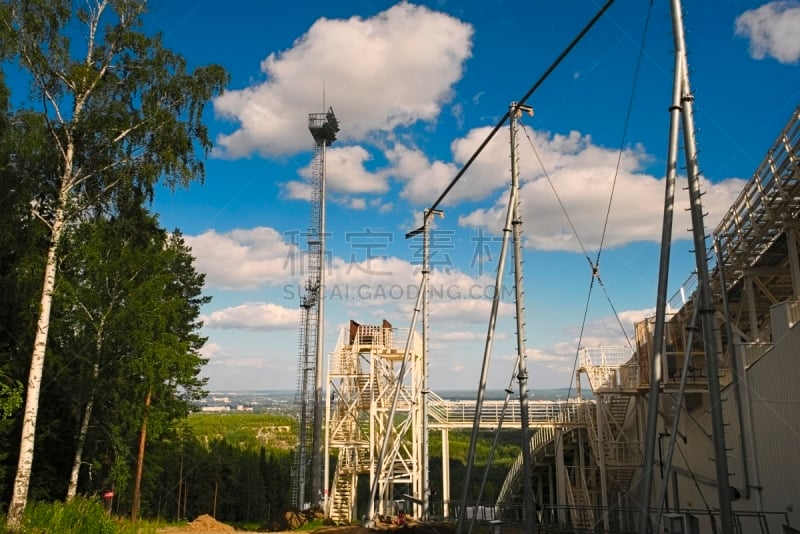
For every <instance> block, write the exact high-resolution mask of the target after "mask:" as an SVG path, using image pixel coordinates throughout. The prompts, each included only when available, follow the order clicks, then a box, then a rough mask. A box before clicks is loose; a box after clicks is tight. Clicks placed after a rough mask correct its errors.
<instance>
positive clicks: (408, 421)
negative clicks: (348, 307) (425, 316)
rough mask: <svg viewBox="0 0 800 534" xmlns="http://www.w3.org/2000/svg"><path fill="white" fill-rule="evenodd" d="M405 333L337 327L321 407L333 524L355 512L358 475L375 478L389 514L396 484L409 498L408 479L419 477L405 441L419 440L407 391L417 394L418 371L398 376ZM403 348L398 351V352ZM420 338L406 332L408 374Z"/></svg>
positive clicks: (386, 325) (373, 327)
mask: <svg viewBox="0 0 800 534" xmlns="http://www.w3.org/2000/svg"><path fill="white" fill-rule="evenodd" d="M407 334H408V331H407V330H406V331H405V333H403V332H402V331H400V330H398V329H395V328H393V327H392V326H391V325H390V324H389V323H387V322H386V321H384V322H383V323H382V324H380V325H361V324H359V323H356V322H355V321H351V322H350V325H349V326H347V327H344V328H342V330H341V332H340V335H339V340H338V342H337V344H336V349H335V350H334V352H333V354H332V355H331V358H330V360H329V370H328V388H327V389H328V393H327V395H326V402H327V406H326V410H327V413H328V414H329V415H328V421H327V425H326V450H327V453H328V455H330V454H331V453H333V454H336V455H337V465H336V471H335V473H334V476H333V477H332V482H331V492H330V498H329V499H328V501H327V508H326V514H327V516H328V517H329V518H330V519H331V520H332V521H333V522H335V523H338V524H348V523H350V522H352V521H353V519H354V517H355V511H356V505H357V503H356V492H357V484H358V480H359V477H358V475H362V474H368V475H369V478H370V483H373V481H375V480H376V479H377V481H378V483H379V488H380V492H379V495H378V498H379V501H380V503H381V506H380V507H379V510H378V512H379V513H386V512H388V507H389V505H390V501H391V500H392V499H393V498H394V497H395V496H394V492H395V486H403V488H404V492H405V493H409V494H410V493H412V491H411V489H410V488H413V487H414V483H415V482H416V478H415V477H419V469H418V466H417V465H416V456H417V455H416V454H415V451H413V450H412V449H413V447H409V446H408V442H407V439H401V438H409V437H410V438H411V440H410V441H411V443H418V439H417V438H415V437H414V433H416V432H419V429H418V428H417V426H418V425H413V424H412V422H413V421H416V420H418V417H419V414H417V413H416V411H418V410H419V403H418V402H416V400H415V394H414V391H417V390H418V389H419V385H418V384H417V382H418V374H414V373H413V372H406V374H405V376H402V377H401V376H400V373H399V370H400V368H401V366H402V362H403V358H404V353H405V343H406V339H407ZM400 345H402V347H400ZM420 346H421V339H420V336H419V335H418V334H417V333H416V332H413V333H412V336H411V343H410V347H409V349H410V350H409V353H408V358H409V359H410V361H411V365H408V366H407V367H408V369H409V371H410V370H413V368H414V364H416V363H417V361H418V360H419V359H420V357H421V351H420ZM398 382H400V396H399V401H398V406H397V409H396V411H395V414H394V419H393V420H391V421H390V420H389V416H390V412H391V407H392V403H393V400H394V395H395V393H396V391H397V386H398ZM387 434H388V435H389V450H388V451H387V454H386V456H385V457H384V462H383V464H382V465H378V458H379V455H380V449H381V446H382V444H383V442H384V438H385V437H386V435H387Z"/></svg>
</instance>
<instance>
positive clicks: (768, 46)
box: [735, 0, 800, 63]
mask: <svg viewBox="0 0 800 534" xmlns="http://www.w3.org/2000/svg"><path fill="white" fill-rule="evenodd" d="M735 28H736V35H738V36H740V37H745V38H747V39H749V41H750V55H751V56H752V57H753V58H755V59H764V58H765V57H766V56H772V57H774V58H775V59H777V60H778V61H779V62H781V63H797V62H798V61H799V60H800V30H798V28H800V3H798V2H796V1H785V0H782V1H778V2H770V3H768V4H764V5H763V6H761V7H759V8H756V9H750V10H748V11H745V12H744V13H742V14H741V15H739V16H738V17H737V18H736V22H735Z"/></svg>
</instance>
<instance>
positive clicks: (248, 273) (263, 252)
mask: <svg viewBox="0 0 800 534" xmlns="http://www.w3.org/2000/svg"><path fill="white" fill-rule="evenodd" d="M294 237H295V238H297V239H298V240H299V238H300V237H301V236H294ZM291 239H292V236H290V235H286V234H280V233H278V231H277V230H275V229H273V228H267V227H257V228H251V229H237V230H231V231H230V232H227V233H224V234H220V233H217V232H216V231H214V230H209V231H207V232H204V233H202V234H200V235H196V236H186V242H187V243H188V244H189V246H190V247H192V254H193V255H194V257H195V258H196V260H195V266H196V268H197V270H198V271H200V272H202V273H205V274H206V286H207V287H215V288H219V289H254V288H256V287H259V286H262V285H275V284H280V283H286V282H287V281H292V280H295V279H299V277H301V276H302V274H303V261H304V256H303V255H302V254H301V253H300V250H299V247H298V246H297V245H296V244H294V243H292V242H291Z"/></svg>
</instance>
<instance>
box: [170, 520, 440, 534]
mask: <svg viewBox="0 0 800 534" xmlns="http://www.w3.org/2000/svg"><path fill="white" fill-rule="evenodd" d="M270 532H271V534H292V533H291V531H289V532H280V531H270ZM389 532H391V534H453V533H454V532H455V529H454V528H453V527H452V526H451V525H447V524H425V525H407V526H402V527H398V526H383V527H380V528H365V527H359V526H346V527H321V528H318V529H316V530H314V531H313V533H314V534H373V533H380V534H388V533H389ZM158 534H245V533H244V532H243V531H238V530H234V528H233V527H231V526H230V525H226V524H224V523H220V522H219V521H217V520H216V519H214V518H213V517H211V516H209V515H201V516H200V517H198V518H197V519H195V520H194V521H192V522H191V523H189V524H187V525H186V526H183V527H168V528H163V529H159V531H158ZM250 534H252V533H250Z"/></svg>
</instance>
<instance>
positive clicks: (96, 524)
mask: <svg viewBox="0 0 800 534" xmlns="http://www.w3.org/2000/svg"><path fill="white" fill-rule="evenodd" d="M157 527H158V526H157V525H156V524H155V523H150V522H148V521H137V522H136V523H133V522H131V521H130V520H127V519H120V518H115V517H112V516H110V515H109V514H108V512H106V510H105V508H104V507H103V503H102V502H101V501H100V499H98V498H94V499H92V498H82V497H77V498H75V499H74V500H73V501H72V502H70V503H69V504H66V503H63V502H53V503H44V502H31V503H29V504H28V506H27V507H26V508H25V514H24V516H23V518H22V530H21V531H20V533H21V534H53V533H56V532H57V533H58V534H88V533H91V534H156V529H157ZM0 533H3V534H5V533H7V530H6V527H5V517H3V518H2V525H0Z"/></svg>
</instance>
